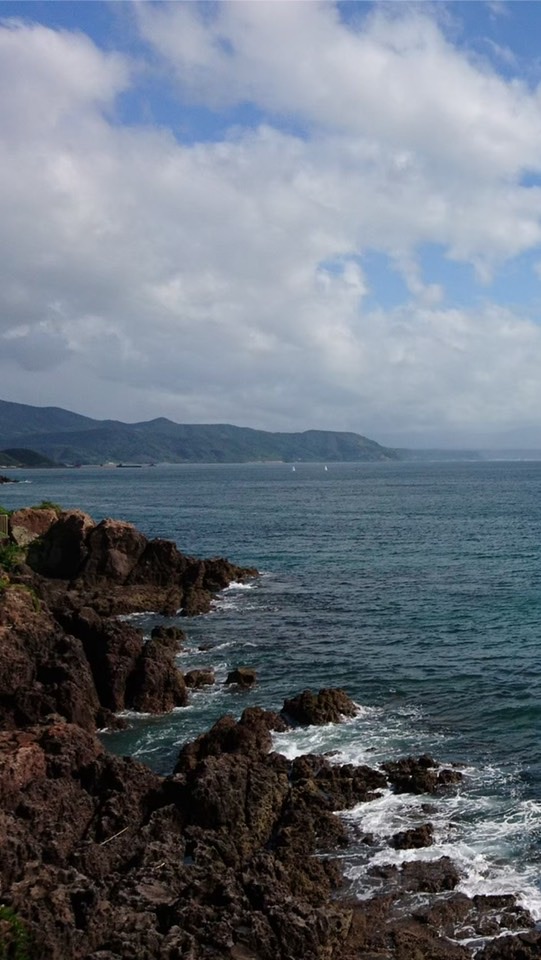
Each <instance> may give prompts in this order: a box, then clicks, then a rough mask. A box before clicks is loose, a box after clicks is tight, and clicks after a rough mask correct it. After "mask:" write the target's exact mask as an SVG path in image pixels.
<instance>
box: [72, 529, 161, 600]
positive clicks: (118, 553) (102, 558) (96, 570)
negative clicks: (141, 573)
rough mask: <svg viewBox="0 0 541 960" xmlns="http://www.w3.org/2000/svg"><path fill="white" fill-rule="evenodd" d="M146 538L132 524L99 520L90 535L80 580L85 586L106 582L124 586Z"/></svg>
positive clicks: (139, 555)
mask: <svg viewBox="0 0 541 960" xmlns="http://www.w3.org/2000/svg"><path fill="white" fill-rule="evenodd" d="M147 544H148V541H147V538H146V537H145V536H144V535H143V534H142V533H140V532H139V530H137V529H136V528H135V527H134V526H133V524H131V523H124V522H123V521H121V520H111V519H107V520H102V521H101V523H98V524H97V526H95V527H94V528H93V529H92V530H91V531H90V533H89V536H88V538H87V544H86V546H87V557H86V562H85V565H84V568H83V570H82V571H81V578H82V579H83V581H84V583H85V584H86V585H89V584H91V583H94V582H96V581H98V582H99V581H101V580H102V579H105V580H107V582H108V583H125V582H126V580H127V579H128V577H129V576H130V574H131V573H132V571H133V570H134V568H135V567H136V565H137V563H138V561H139V558H140V557H141V556H142V554H143V553H144V550H145V547H146V546H147Z"/></svg>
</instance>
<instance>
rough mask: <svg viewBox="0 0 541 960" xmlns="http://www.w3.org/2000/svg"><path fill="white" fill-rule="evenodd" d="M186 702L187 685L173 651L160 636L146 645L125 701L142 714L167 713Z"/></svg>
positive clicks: (128, 687)
mask: <svg viewBox="0 0 541 960" xmlns="http://www.w3.org/2000/svg"><path fill="white" fill-rule="evenodd" d="M187 702H188V695H187V692H186V684H185V681H184V678H183V676H182V674H181V673H180V671H179V670H178V669H177V666H176V663H175V651H174V649H173V650H172V649H171V647H169V646H167V645H166V644H163V643H162V642H161V640H160V639H156V638H154V639H151V640H149V641H148V643H146V644H145V646H144V648H143V650H142V652H141V654H140V656H139V658H138V660H137V663H136V664H135V669H134V671H133V673H132V674H131V676H130V677H129V679H128V682H127V684H126V704H127V706H128V707H130V708H131V709H133V710H140V711H143V712H144V713H167V712H169V710H172V709H173V707H184V706H186V703H187Z"/></svg>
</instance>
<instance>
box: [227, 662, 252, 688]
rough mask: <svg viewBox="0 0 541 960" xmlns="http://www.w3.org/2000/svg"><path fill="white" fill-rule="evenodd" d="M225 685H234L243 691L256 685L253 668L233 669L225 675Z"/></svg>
mask: <svg viewBox="0 0 541 960" xmlns="http://www.w3.org/2000/svg"><path fill="white" fill-rule="evenodd" d="M225 682H226V684H235V685H236V686H237V687H242V688H244V689H246V688H248V687H253V686H255V684H256V683H257V672H256V670H254V668H253V667H235V669H234V670H230V671H229V673H228V674H227V679H226V681H225Z"/></svg>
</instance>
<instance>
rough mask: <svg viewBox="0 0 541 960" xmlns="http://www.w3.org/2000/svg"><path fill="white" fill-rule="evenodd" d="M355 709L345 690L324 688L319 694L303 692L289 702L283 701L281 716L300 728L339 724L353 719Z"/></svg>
mask: <svg viewBox="0 0 541 960" xmlns="http://www.w3.org/2000/svg"><path fill="white" fill-rule="evenodd" d="M356 713H357V707H356V706H355V704H354V703H353V700H351V699H350V697H348V695H347V693H346V692H345V690H340V689H333V688H326V689H323V690H320V691H319V693H313V692H312V691H311V690H304V691H303V692H302V693H299V694H298V696H296V697H293V698H292V699H291V700H284V706H283V708H282V714H283V715H284V716H285V717H286V719H289V720H292V721H293V722H295V723H298V724H300V725H301V726H310V725H312V724H316V725H320V724H324V723H340V721H341V720H343V719H344V718H345V717H354V716H355V714H356Z"/></svg>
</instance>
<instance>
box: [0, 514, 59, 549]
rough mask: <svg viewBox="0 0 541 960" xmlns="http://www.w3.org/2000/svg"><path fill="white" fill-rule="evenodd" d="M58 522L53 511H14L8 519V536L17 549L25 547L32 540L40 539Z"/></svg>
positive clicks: (56, 515)
mask: <svg viewBox="0 0 541 960" xmlns="http://www.w3.org/2000/svg"><path fill="white" fill-rule="evenodd" d="M57 520H58V514H57V512H56V510H53V509H49V508H48V509H37V508H35V507H26V508H23V509H22V510H14V512H13V513H12V514H11V516H10V518H9V535H10V537H11V539H12V540H13V542H14V543H16V544H17V546H18V547H27V546H28V545H29V544H30V543H32V541H33V540H36V539H37V538H38V537H42V536H43V535H44V534H45V533H47V531H48V530H50V528H51V527H52V525H53V523H56V521H57Z"/></svg>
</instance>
